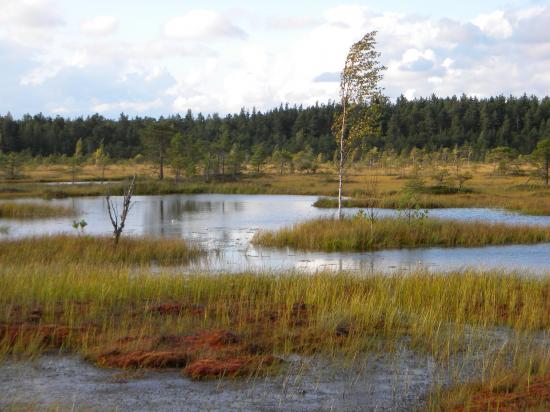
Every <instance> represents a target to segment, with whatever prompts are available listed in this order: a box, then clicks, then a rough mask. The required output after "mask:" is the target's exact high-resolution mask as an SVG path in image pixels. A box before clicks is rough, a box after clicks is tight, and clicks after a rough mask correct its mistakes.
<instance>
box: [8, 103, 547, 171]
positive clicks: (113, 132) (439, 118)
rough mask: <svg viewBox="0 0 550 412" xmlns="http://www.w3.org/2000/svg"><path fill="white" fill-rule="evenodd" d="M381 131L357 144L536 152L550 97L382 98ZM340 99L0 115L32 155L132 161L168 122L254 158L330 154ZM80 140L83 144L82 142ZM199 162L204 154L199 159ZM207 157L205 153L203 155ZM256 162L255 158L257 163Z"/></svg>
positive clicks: (480, 154) (480, 155)
mask: <svg viewBox="0 0 550 412" xmlns="http://www.w3.org/2000/svg"><path fill="white" fill-rule="evenodd" d="M380 105H381V118H380V130H379V132H378V133H377V134H376V135H372V136H365V137H364V138H363V141H362V142H359V144H358V147H357V150H359V151H360V152H361V153H366V152H368V151H369V150H371V149H372V148H378V149H379V150H385V151H392V152H395V153H397V154H403V153H409V152H410V151H411V150H412V149H413V148H417V149H425V150H426V151H434V150H440V149H442V148H449V149H452V148H456V147H459V148H468V151H469V152H471V156H472V159H474V160H484V158H485V155H486V153H487V152H488V151H489V150H490V149H494V148H497V147H508V148H510V149H511V150H512V151H514V152H515V153H517V154H528V153H531V152H532V151H533V149H534V148H535V147H536V145H537V143H538V141H539V140H541V139H544V138H545V137H549V136H550V98H549V97H545V98H542V99H540V98H538V97H535V96H531V97H529V96H527V95H523V96H521V97H513V96H510V97H505V96H497V97H490V98H482V99H480V98H476V97H468V96H465V95H463V96H461V97H457V96H454V97H446V98H439V97H436V96H432V97H430V98H419V99H415V100H408V99H406V98H405V97H403V96H401V97H399V98H398V99H396V101H395V102H392V101H389V100H385V101H383V102H381V104H380ZM338 111H339V105H338V104H336V103H334V102H328V104H316V105H314V106H310V107H302V106H290V105H288V104H287V105H284V106H283V105H281V106H280V107H278V108H275V109H272V110H269V111H266V112H260V111H257V110H256V109H253V110H252V111H251V112H250V111H247V110H245V109H242V110H241V111H240V113H238V114H229V115H226V116H225V117H221V116H219V115H217V114H212V115H207V116H205V115H203V114H201V113H199V114H193V113H192V112H191V111H190V110H189V111H188V112H187V113H186V114H185V115H183V116H181V115H179V114H176V115H173V116H170V117H167V118H162V117H161V118H160V119H154V118H151V117H134V118H129V117H128V116H127V115H125V114H121V115H120V117H119V118H118V119H117V120H113V119H108V118H105V117H103V116H101V115H99V114H94V115H92V116H88V117H85V118H84V117H77V118H74V119H69V118H63V117H59V116H58V117H55V118H52V117H47V116H44V115H42V114H37V115H33V116H31V115H24V116H23V117H22V118H20V119H14V118H13V117H12V116H11V115H10V114H9V113H8V114H6V115H4V116H0V148H1V150H2V152H3V153H9V152H23V153H25V154H28V155H29V156H42V157H46V156H63V155H65V156H73V155H74V153H75V150H77V149H78V150H80V151H81V152H82V153H81V154H82V155H83V156H87V155H91V154H93V153H95V152H96V151H97V150H98V148H101V149H102V150H104V152H105V154H106V155H108V156H109V157H110V158H112V159H125V158H126V159H128V158H133V157H135V156H139V155H144V154H145V153H146V152H147V139H144V138H143V137H144V135H145V133H144V130H146V129H147V127H148V126H151V125H154V124H157V123H160V122H162V123H163V124H168V125H169V126H170V130H171V133H172V135H175V134H177V135H179V142H178V141H177V140H178V139H172V140H173V141H172V143H173V144H171V143H170V142H167V146H172V150H176V151H177V150H178V147H179V148H180V149H179V150H181V151H183V152H193V153H195V154H200V155H201V156H217V157H220V153H221V154H222V157H224V156H226V155H227V156H228V155H229V153H230V152H231V151H232V150H233V154H234V155H237V156H238V157H246V158H247V159H250V158H251V157H254V156H256V157H257V158H262V157H263V156H266V157H267V156H272V155H273V154H274V152H276V154H277V155H278V156H281V154H282V155H286V156H288V155H289V154H290V155H292V154H296V153H298V152H308V153H311V154H312V155H314V156H316V157H319V156H320V157H321V158H323V159H325V160H331V159H332V158H333V157H334V153H335V149H336V140H335V138H334V137H333V133H332V131H331V127H332V125H333V119H334V117H335V114H336V113H337V112H338ZM79 141H80V143H79V145H80V147H78V148H77V146H78V145H77V143H78V142H79ZM195 160H196V161H199V159H195ZM200 160H201V161H204V159H200ZM252 163H253V162H252Z"/></svg>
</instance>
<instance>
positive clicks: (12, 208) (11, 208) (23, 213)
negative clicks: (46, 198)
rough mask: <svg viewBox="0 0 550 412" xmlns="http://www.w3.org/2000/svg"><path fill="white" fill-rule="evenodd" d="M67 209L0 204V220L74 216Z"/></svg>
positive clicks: (51, 206) (49, 206) (72, 212)
mask: <svg viewBox="0 0 550 412" xmlns="http://www.w3.org/2000/svg"><path fill="white" fill-rule="evenodd" d="M74 215H75V211H74V210H73V209H71V208H68V207H63V206H53V205H45V204H33V203H13V202H6V203H0V219H40V218H48V217H69V216H74Z"/></svg>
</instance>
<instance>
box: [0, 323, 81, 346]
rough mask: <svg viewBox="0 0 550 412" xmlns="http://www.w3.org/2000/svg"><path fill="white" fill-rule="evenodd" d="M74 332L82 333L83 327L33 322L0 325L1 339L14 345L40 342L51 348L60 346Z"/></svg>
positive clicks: (9, 344) (41, 344)
mask: <svg viewBox="0 0 550 412" xmlns="http://www.w3.org/2000/svg"><path fill="white" fill-rule="evenodd" d="M73 332H79V333H82V332H83V330H81V329H77V330H75V329H72V328H69V327H67V326H61V325H55V324H53V325H36V324H32V323H20V324H2V325H0V340H1V341H4V342H6V343H7V344H8V346H10V347H11V346H14V345H15V344H17V343H21V344H23V345H30V344H33V343H35V344H39V345H40V346H46V347H50V348H60V347H61V346H63V344H64V343H66V341H67V339H68V338H69V336H70V335H71V333H73Z"/></svg>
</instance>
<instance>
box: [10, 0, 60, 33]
mask: <svg viewBox="0 0 550 412" xmlns="http://www.w3.org/2000/svg"><path fill="white" fill-rule="evenodd" d="M0 6H1V8H2V12H1V13H0V22H2V23H4V24H7V25H16V26H27V27H31V28H34V29H36V28H43V27H52V26H59V25H63V24H64V23H65V21H64V20H63V18H62V17H61V16H60V15H59V13H58V12H57V9H56V7H55V5H54V4H53V3H51V2H50V1H48V0H2V1H1V2H0Z"/></svg>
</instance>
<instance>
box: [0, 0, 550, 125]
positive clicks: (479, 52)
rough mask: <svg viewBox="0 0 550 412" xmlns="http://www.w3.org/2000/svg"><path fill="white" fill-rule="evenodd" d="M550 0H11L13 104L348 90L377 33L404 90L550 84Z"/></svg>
mask: <svg viewBox="0 0 550 412" xmlns="http://www.w3.org/2000/svg"><path fill="white" fill-rule="evenodd" d="M549 27H550V0H544V1H542V0H508V1H498V0H477V1H472V0H462V1H435V0H427V1H420V0H418V1H414V2H412V1H410V0H371V1H355V2H354V1H350V2H343V1H333V0H318V1H313V0H311V1H309V0H301V1H297V0H293V1H291V0H278V1H269V2H263V1H259V0H256V1H252V0H245V1H232V0H224V1H222V0H203V1H196V0H195V1H190V0H187V1H184V0H178V1H176V0H157V1H145V0H133V1H130V0H116V1H115V0H95V1H80V0H0V113H7V112H10V113H12V115H13V116H15V117H20V116H22V115H23V114H25V113H30V114H36V113H39V112H42V113H44V114H46V115H52V116H55V115H61V116H65V117H77V116H81V115H89V114H93V113H100V114H102V115H104V116H106V117H111V118H117V117H118V116H119V114H120V113H122V112H124V113H126V114H128V115H130V116H136V115H138V116H155V117H156V116H160V115H170V114H174V113H185V112H186V111H187V110H188V109H191V110H192V111H193V112H194V113H197V112H203V113H215V112H217V113H220V114H222V115H223V114H227V113H234V112H238V111H239V110H240V109H241V108H242V107H244V108H247V109H252V108H253V107H255V108H256V109H258V110H262V111H264V110H268V109H270V108H273V107H276V106H279V105H280V104H281V103H289V104H298V105H299V104H303V105H311V104H315V103H316V102H319V103H326V102H328V101H331V100H336V99H337V98H338V80H339V72H340V71H341V69H342V66H343V62H344V60H345V57H346V53H347V51H348V50H349V47H350V46H351V44H353V42H355V41H357V40H359V39H360V38H361V37H362V35H364V34H365V33H366V32H369V31H372V30H376V31H378V35H377V41H378V44H377V48H378V50H379V51H380V52H381V54H382V55H381V60H382V63H383V64H384V65H385V66H387V70H386V72H385V75H384V79H383V81H382V86H383V88H384V92H385V94H386V95H387V96H389V97H390V98H392V99H395V98H396V97H398V96H400V95H404V96H406V97H407V98H416V97H426V96H430V95H432V94H436V95H437V96H450V95H454V94H457V95H461V94H463V93H464V94H467V95H471V96H479V97H487V96H492V95H498V94H504V95H510V94H514V95H521V94H524V93H527V94H529V95H530V94H535V95H538V96H541V97H542V96H546V95H549V94H550V70H549V68H550V30H549V29H548V28H549Z"/></svg>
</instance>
